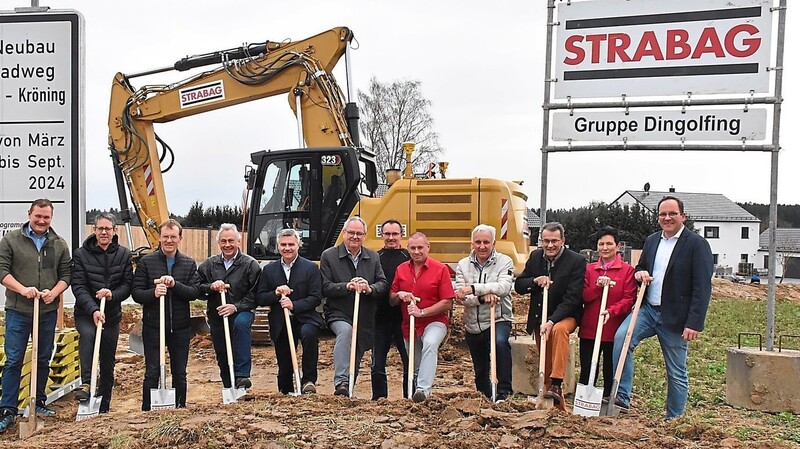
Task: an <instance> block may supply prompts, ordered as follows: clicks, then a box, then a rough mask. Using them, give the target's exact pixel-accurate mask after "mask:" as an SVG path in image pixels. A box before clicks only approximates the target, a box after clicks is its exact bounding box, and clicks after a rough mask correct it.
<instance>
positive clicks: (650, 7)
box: [554, 0, 772, 99]
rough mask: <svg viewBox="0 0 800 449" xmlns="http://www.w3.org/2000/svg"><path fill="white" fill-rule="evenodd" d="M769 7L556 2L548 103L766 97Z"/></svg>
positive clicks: (734, 0) (746, 1) (762, 2)
mask: <svg viewBox="0 0 800 449" xmlns="http://www.w3.org/2000/svg"><path fill="white" fill-rule="evenodd" d="M771 3H772V2H771V0H705V1H702V2H701V1H696V0H671V1H669V2H660V1H645V0H593V1H583V2H571V3H563V2H562V3H560V4H559V5H558V25H557V28H556V49H555V50H556V57H555V60H554V67H555V78H556V79H557V82H556V83H554V87H555V89H554V95H555V98H556V99H566V98H567V97H571V98H573V99H577V98H602V97H620V96H622V95H623V94H624V95H626V96H628V97H632V96H668V95H687V94H688V93H690V92H691V93H692V94H749V93H750V91H751V90H752V91H754V92H755V93H766V92H768V91H769V73H768V72H767V67H769V64H770V55H771V33H772V13H771V12H770V6H771Z"/></svg>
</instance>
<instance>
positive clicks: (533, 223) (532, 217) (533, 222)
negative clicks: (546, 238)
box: [528, 209, 542, 228]
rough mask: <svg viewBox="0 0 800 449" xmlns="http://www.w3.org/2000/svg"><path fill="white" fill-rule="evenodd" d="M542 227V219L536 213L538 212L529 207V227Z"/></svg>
mask: <svg viewBox="0 0 800 449" xmlns="http://www.w3.org/2000/svg"><path fill="white" fill-rule="evenodd" d="M540 227H542V220H541V218H539V216H538V215H536V212H534V211H533V209H528V228H540Z"/></svg>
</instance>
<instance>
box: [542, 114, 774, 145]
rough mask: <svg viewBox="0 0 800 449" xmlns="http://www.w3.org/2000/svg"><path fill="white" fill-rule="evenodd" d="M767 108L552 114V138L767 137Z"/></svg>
mask: <svg viewBox="0 0 800 449" xmlns="http://www.w3.org/2000/svg"><path fill="white" fill-rule="evenodd" d="M766 129H767V110H766V109H764V108H750V109H748V110H747V111H745V110H744V109H743V108H738V109H692V108H688V109H686V111H681V110H664V109H657V110H641V109H635V110H631V111H629V113H627V114H626V113H625V112H624V111H575V112H573V113H569V112H556V113H554V114H553V133H552V138H553V140H561V141H567V140H572V141H598V142H611V141H614V142H619V141H622V140H624V139H627V140H628V141H635V142H676V141H677V142H680V141H697V140H700V141H726V142H730V141H740V142H741V141H742V139H745V140H764V139H766V137H767V133H766Z"/></svg>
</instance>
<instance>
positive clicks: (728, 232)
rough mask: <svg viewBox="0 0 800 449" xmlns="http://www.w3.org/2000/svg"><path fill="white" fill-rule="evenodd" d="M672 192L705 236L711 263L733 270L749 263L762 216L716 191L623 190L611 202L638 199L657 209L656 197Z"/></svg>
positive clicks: (755, 251)
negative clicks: (755, 214) (709, 247)
mask: <svg viewBox="0 0 800 449" xmlns="http://www.w3.org/2000/svg"><path fill="white" fill-rule="evenodd" d="M668 195H671V196H675V197H677V198H680V200H681V201H683V205H684V212H686V215H687V216H688V217H689V218H690V219H691V220H692V221H693V222H694V228H695V229H696V230H697V231H698V233H699V234H700V235H701V236H703V237H705V238H706V240H708V243H709V244H710V245H711V252H712V253H713V255H714V265H716V266H720V267H731V268H732V271H733V272H734V273H736V272H737V271H738V270H739V264H740V263H752V264H754V265H753V266H756V267H757V266H759V265H760V264H761V261H756V258H757V255H758V248H759V245H758V241H759V236H758V227H759V223H760V222H761V220H759V219H758V218H756V217H755V216H754V215H753V214H751V213H750V212H747V211H746V210H745V209H743V208H742V207H740V206H739V205H738V204H736V203H734V202H733V201H731V200H729V199H728V198H726V197H725V195H722V194H719V193H689V192H676V191H675V189H673V188H670V190H669V191H668V192H655V191H645V190H626V191H625V193H623V194H622V195H620V196H619V197H618V198H617V199H616V200H614V201H613V202H612V204H614V203H618V204H621V205H626V204H627V205H631V206H632V205H633V204H636V203H638V204H639V205H640V206H643V207H645V208H646V209H647V210H649V211H650V212H651V213H656V207H657V206H658V202H659V200H661V198H663V197H665V196H668Z"/></svg>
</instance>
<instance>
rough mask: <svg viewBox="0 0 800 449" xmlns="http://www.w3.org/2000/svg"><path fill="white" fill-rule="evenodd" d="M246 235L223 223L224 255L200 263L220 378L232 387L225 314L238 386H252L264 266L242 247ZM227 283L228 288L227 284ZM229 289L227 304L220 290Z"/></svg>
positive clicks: (220, 240)
mask: <svg viewBox="0 0 800 449" xmlns="http://www.w3.org/2000/svg"><path fill="white" fill-rule="evenodd" d="M241 241H242V237H241V235H240V234H239V230H238V229H236V225H235V224H231V223H223V224H222V225H221V226H220V227H219V232H218V233H217V243H218V244H219V249H220V254H217V255H214V256H211V257H209V258H208V259H207V260H206V261H205V262H203V263H202V264H201V265H200V268H198V269H197V272H198V274H199V276H200V286H199V290H200V299H205V300H207V301H208V308H207V310H206V316H207V317H208V325H209V327H210V328H211V341H212V342H213V343H214V352H215V353H216V356H217V365H218V366H219V377H220V378H221V379H222V385H223V386H224V387H225V388H230V386H231V374H230V369H229V368H228V355H227V350H226V346H225V326H224V325H223V317H228V322H229V324H230V332H231V335H230V339H231V346H232V350H233V376H234V380H233V381H234V385H235V386H236V388H250V387H251V386H252V382H250V369H251V362H252V357H251V352H250V347H251V346H252V339H251V333H250V328H251V326H252V325H253V320H254V319H255V314H254V313H253V309H255V308H256V298H255V287H256V285H257V284H258V278H259V276H260V275H261V267H260V266H259V265H258V262H256V260H255V259H253V258H252V257H250V256H248V255H247V254H242V252H241V251H240V250H239V246H240V243H241ZM226 285H227V287H226ZM222 291H225V302H226V305H224V306H223V305H222V296H221V295H220V292H222Z"/></svg>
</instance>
